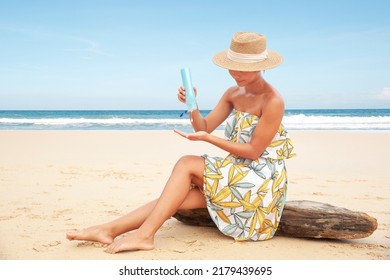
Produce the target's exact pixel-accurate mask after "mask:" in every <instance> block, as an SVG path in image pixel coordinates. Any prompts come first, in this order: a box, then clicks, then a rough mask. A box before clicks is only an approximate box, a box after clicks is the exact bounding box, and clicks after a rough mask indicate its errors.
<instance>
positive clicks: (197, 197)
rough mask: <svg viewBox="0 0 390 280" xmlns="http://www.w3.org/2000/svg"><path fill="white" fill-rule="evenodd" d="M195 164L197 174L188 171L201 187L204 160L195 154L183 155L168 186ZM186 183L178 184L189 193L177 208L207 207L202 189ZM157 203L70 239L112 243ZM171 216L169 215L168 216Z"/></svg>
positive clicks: (71, 234) (140, 220)
mask: <svg viewBox="0 0 390 280" xmlns="http://www.w3.org/2000/svg"><path fill="white" fill-rule="evenodd" d="M194 158H196V160H194V161H193V159H194ZM193 164H195V166H196V167H197V168H195V169H198V170H196V171H195V173H197V174H196V175H193V174H192V172H188V171H187V173H188V174H190V178H191V180H190V182H192V183H194V184H195V185H197V186H199V187H201V186H202V185H203V169H204V160H203V158H201V157H194V156H187V157H183V158H182V159H181V160H180V161H179V162H178V163H177V164H176V166H175V168H174V170H173V171H172V175H171V178H170V179H169V181H168V183H167V186H168V185H169V182H170V181H171V183H176V179H175V180H171V179H172V176H180V174H181V173H182V172H183V168H184V169H190V168H192V165H193ZM197 165H200V166H197ZM199 171H200V172H199ZM175 173H176V174H175ZM188 174H187V175H186V176H187V177H188ZM183 175H184V173H183ZM178 183H179V182H178ZM184 184H185V185H178V186H177V188H178V189H186V190H187V195H186V196H185V198H184V201H182V203H181V204H180V205H179V207H178V208H176V210H178V209H192V208H205V207H206V203H205V200H204V196H203V194H202V193H201V192H200V190H199V189H198V188H195V189H192V190H190V187H189V186H190V185H189V184H188V183H186V182H184ZM167 186H166V187H167ZM184 191H185V190H184ZM164 192H165V190H164ZM164 192H163V194H164ZM184 193H185V192H184ZM163 194H162V195H163ZM162 195H161V196H162ZM157 204H158V200H153V201H151V202H149V203H147V204H145V205H144V206H141V207H139V208H138V209H136V210H134V211H132V212H130V213H128V214H126V215H125V216H123V217H120V218H118V219H116V220H114V221H111V222H109V223H106V224H102V225H98V226H94V227H90V228H87V229H86V230H82V231H78V232H73V233H68V234H67V238H68V239H69V240H90V241H98V242H101V243H104V244H111V243H112V242H113V241H114V238H115V237H116V236H118V235H121V234H123V233H125V232H128V231H131V230H134V229H138V228H139V227H140V226H141V225H142V224H143V223H144V222H145V220H146V219H147V218H148V216H149V215H150V214H151V213H152V211H153V209H154V208H155V207H156V205H157ZM176 210H175V211H176ZM175 211H173V213H172V214H174V212H175ZM172 214H171V215H172ZM171 215H170V216H171ZM170 216H168V218H169V217H170ZM164 221H165V220H164ZM161 225H162V224H161ZM161 225H160V226H161Z"/></svg>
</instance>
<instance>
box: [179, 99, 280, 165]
mask: <svg viewBox="0 0 390 280" xmlns="http://www.w3.org/2000/svg"><path fill="white" fill-rule="evenodd" d="M283 113H284V103H283V101H282V100H281V99H278V98H275V99H273V100H270V101H269V102H268V104H267V106H266V107H265V108H263V113H262V116H261V118H260V121H259V123H258V125H257V126H256V128H255V131H254V132H253V136H252V140H251V142H250V143H235V142H230V141H228V140H225V139H222V138H220V137H217V136H215V135H211V134H209V133H207V132H205V131H200V132H196V133H193V134H187V133H184V132H181V131H178V130H175V132H176V133H178V134H180V135H181V136H183V137H185V138H187V139H189V140H195V141H196V140H200V141H205V142H208V143H210V144H213V145H215V146H217V147H219V148H221V149H223V150H225V151H227V152H228V153H231V154H234V155H237V156H239V157H243V158H247V159H252V160H255V159H257V158H258V157H260V155H261V154H262V153H263V152H264V150H265V149H266V148H267V147H268V145H269V144H270V143H271V141H272V139H273V138H274V136H275V134H276V132H277V131H278V129H279V126H280V123H281V121H282V118H283Z"/></svg>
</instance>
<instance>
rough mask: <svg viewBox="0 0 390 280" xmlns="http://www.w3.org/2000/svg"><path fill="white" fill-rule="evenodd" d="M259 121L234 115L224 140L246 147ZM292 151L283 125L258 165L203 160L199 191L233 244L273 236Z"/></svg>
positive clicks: (243, 161)
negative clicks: (203, 166)
mask: <svg viewBox="0 0 390 280" xmlns="http://www.w3.org/2000/svg"><path fill="white" fill-rule="evenodd" d="M258 122H259V117H257V116H255V115H252V114H250V113H247V112H240V111H237V110H233V112H232V114H231V115H230V116H229V117H228V119H227V121H226V128H225V137H226V139H227V140H229V141H232V142H239V143H249V142H250V141H251V138H252V134H253V131H254V129H255V127H256V125H257V123H258ZM294 155H295V154H294V152H293V145H292V143H291V140H290V139H289V138H288V135H287V132H286V131H285V130H284V127H283V125H282V124H281V125H280V127H279V130H278V131H277V133H276V135H275V137H274V138H273V140H272V142H271V144H270V145H269V146H268V147H267V148H266V149H265V151H264V152H263V154H262V155H261V156H260V157H259V158H258V159H256V160H249V159H245V158H240V157H237V156H235V155H233V154H229V155H228V156H227V157H225V158H221V157H211V156H208V155H203V157H204V159H205V170H204V177H203V180H204V185H203V191H204V195H205V198H206V202H207V209H208V212H209V214H210V216H211V218H212V220H213V221H214V223H215V224H216V226H217V227H218V229H219V230H220V231H221V232H222V233H223V234H225V235H228V236H231V237H233V238H234V239H235V240H239V241H241V240H266V239H270V238H272V237H273V236H274V234H275V232H276V230H277V228H278V224H279V221H280V217H281V215H282V211H283V207H284V203H285V200H286V191H287V173H286V167H285V164H284V159H287V158H290V157H292V156H294Z"/></svg>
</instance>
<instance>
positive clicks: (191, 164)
mask: <svg viewBox="0 0 390 280" xmlns="http://www.w3.org/2000/svg"><path fill="white" fill-rule="evenodd" d="M177 168H178V169H180V170H183V171H188V172H189V173H191V174H196V175H198V173H199V171H201V172H202V173H203V168H204V159H203V158H202V157H200V156H191V155H186V156H182V157H181V158H180V159H179V160H178V161H177V163H176V165H175V169H177Z"/></svg>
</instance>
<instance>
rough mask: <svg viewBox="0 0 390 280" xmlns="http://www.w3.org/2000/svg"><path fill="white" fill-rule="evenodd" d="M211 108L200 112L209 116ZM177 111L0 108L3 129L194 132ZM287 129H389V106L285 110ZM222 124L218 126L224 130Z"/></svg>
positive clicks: (0, 126) (284, 121) (185, 116)
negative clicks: (25, 109) (383, 107)
mask: <svg viewBox="0 0 390 280" xmlns="http://www.w3.org/2000/svg"><path fill="white" fill-rule="evenodd" d="M209 112H210V111H207V110H204V111H201V113H202V115H203V116H206V115H207V114H208V113H209ZM182 113H183V111H178V110H125V111H122V110H121V111H110V110H104V111H92V110H89V111H9V110H7V111H0V130H171V129H174V128H177V129H181V130H184V131H191V130H192V128H191V124H190V121H189V119H188V115H187V114H184V115H183V116H181V115H182ZM283 124H284V126H285V128H286V129H287V130H377V131H386V130H387V131H390V109H337V110H324V109H321V110H313V109H310V110H286V111H285V116H284V118H283ZM223 128H224V125H221V126H220V127H219V128H218V129H223Z"/></svg>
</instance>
